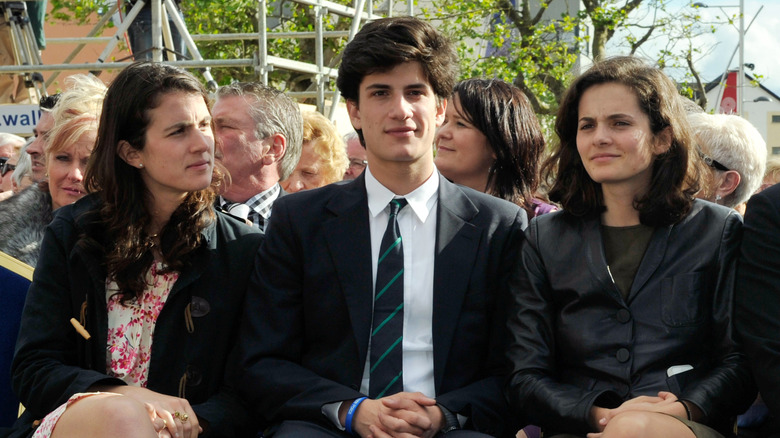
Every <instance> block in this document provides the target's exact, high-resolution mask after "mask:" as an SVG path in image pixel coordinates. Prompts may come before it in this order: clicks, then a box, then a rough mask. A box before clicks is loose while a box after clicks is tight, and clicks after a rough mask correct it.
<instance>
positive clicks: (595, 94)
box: [507, 57, 755, 437]
mask: <svg viewBox="0 0 780 438" xmlns="http://www.w3.org/2000/svg"><path fill="white" fill-rule="evenodd" d="M686 123H687V122H686V118H685V113H684V111H683V109H682V107H681V102H680V98H679V96H678V94H677V90H676V88H675V86H674V83H673V82H672V81H671V80H670V79H669V78H668V77H666V76H665V75H664V74H663V73H662V72H661V71H660V70H659V69H657V68H655V67H652V66H648V65H646V64H645V63H644V62H642V61H641V60H638V59H636V58H632V57H620V58H613V59H609V60H606V61H603V62H600V63H598V64H596V65H594V66H593V67H591V68H590V69H589V70H588V71H587V72H585V73H584V74H583V75H582V76H580V77H579V78H577V79H576V80H575V81H574V83H573V84H572V85H571V87H570V88H569V90H568V91H567V93H566V95H565V97H564V100H563V101H562V103H561V106H560V110H559V113H558V119H557V121H556V125H555V127H556V132H557V134H558V137H559V139H560V144H559V145H558V147H557V149H556V150H555V152H554V155H553V156H552V157H551V159H550V161H548V162H547V163H546V166H545V170H546V172H547V174H554V175H555V178H554V184H553V186H552V189H551V191H550V198H551V199H552V200H553V201H556V202H560V203H561V204H562V206H563V211H560V212H556V213H551V214H549V215H544V216H542V217H539V218H536V219H534V220H533V221H532V222H531V224H530V225H529V228H528V230H527V232H526V234H527V243H526V244H525V245H524V248H523V251H522V266H521V267H519V269H518V272H517V275H516V276H515V284H514V287H515V303H514V307H513V309H512V318H511V320H510V322H509V325H510V329H511V330H512V333H513V342H512V345H511V347H510V348H509V350H508V351H509V356H510V358H511V360H512V362H513V364H514V371H513V373H512V376H511V380H510V384H509V387H508V389H507V390H508V396H509V398H510V400H511V402H512V403H513V406H514V409H515V411H516V412H517V413H518V415H524V416H525V417H526V418H527V419H528V420H529V421H530V422H533V423H535V424H538V425H540V426H542V428H543V429H544V430H545V432H546V433H545V436H555V435H563V436H585V435H586V434H588V436H589V437H620V436H655V437H671V436H673V437H694V436H696V437H718V436H721V435H730V434H731V433H732V432H731V429H733V418H734V417H735V416H736V415H737V414H739V413H741V412H742V411H743V410H744V409H745V408H747V406H749V405H750V403H751V402H752V400H753V398H754V396H755V387H754V384H753V381H752V378H751V376H750V372H749V370H748V366H747V363H746V361H745V357H744V355H743V353H742V352H741V351H740V348H739V346H738V345H737V343H736V342H735V340H734V333H733V319H732V312H733V311H732V302H733V288H734V268H735V257H736V255H737V251H738V244H739V237H740V230H741V219H740V217H739V215H737V214H736V213H735V212H734V211H733V210H730V209H726V208H723V207H721V206H718V205H715V204H711V203H708V202H704V201H699V200H696V201H694V199H693V194H694V193H695V191H696V189H697V185H698V176H697V175H696V174H695V170H691V169H694V168H693V166H690V169H689V165H688V164H689V162H690V161H691V160H692V159H693V155H692V150H691V147H690V134H689V127H688V125H687V124H686Z"/></svg>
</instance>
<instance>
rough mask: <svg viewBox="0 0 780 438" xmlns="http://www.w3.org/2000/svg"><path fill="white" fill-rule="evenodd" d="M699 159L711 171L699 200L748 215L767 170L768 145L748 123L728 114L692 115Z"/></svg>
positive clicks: (704, 181)
mask: <svg viewBox="0 0 780 438" xmlns="http://www.w3.org/2000/svg"><path fill="white" fill-rule="evenodd" d="M688 121H689V122H690V124H691V127H692V128H693V134H694V136H695V138H696V143H698V146H699V155H700V156H701V158H702V160H703V161H704V164H705V165H706V167H707V168H708V170H709V171H708V172H704V175H703V176H704V178H702V180H703V181H702V182H703V184H702V190H701V191H700V192H699V194H698V195H697V197H699V198H701V199H706V200H708V201H713V202H715V203H718V204H722V205H725V206H726V207H731V208H734V209H736V210H737V211H739V212H740V213H742V214H744V213H745V202H747V200H748V198H750V196H751V195H752V194H753V193H755V192H756V190H758V188H759V186H761V181H762V179H763V177H764V169H765V168H766V142H765V141H764V139H763V138H762V137H761V134H760V133H759V132H758V130H757V129H756V128H755V127H753V125H751V124H750V122H748V121H747V120H745V119H743V118H742V117H739V116H736V115H727V114H706V113H696V114H689V115H688Z"/></svg>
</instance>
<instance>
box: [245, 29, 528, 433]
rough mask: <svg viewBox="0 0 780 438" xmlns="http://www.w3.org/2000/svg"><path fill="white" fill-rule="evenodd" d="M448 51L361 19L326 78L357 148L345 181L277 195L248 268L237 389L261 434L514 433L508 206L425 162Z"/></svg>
mask: <svg viewBox="0 0 780 438" xmlns="http://www.w3.org/2000/svg"><path fill="white" fill-rule="evenodd" d="M456 65H457V57H456V55H455V52H454V49H453V47H452V44H451V43H450V42H449V41H448V40H447V39H446V38H444V37H443V36H442V35H441V34H439V33H438V32H437V31H436V30H435V29H434V28H433V27H432V26H430V25H429V24H427V23H425V22H422V21H420V20H417V19H414V18H410V17H400V18H389V19H381V20H377V21H374V22H372V23H369V24H367V25H366V26H365V27H364V28H363V29H362V30H361V31H360V32H359V33H358V34H357V35H356V36H355V39H354V40H353V41H352V42H350V43H349V45H348V46H347V48H346V49H345V51H344V54H343V62H342V64H341V67H340V68H339V78H338V86H339V88H340V90H341V92H342V93H343V95H344V97H345V98H346V100H347V107H348V111H349V114H350V118H351V121H352V124H353V126H354V127H355V129H356V130H357V132H358V134H359V135H360V138H361V140H362V143H363V145H364V146H365V148H366V154H367V160H368V167H367V169H366V171H365V172H364V173H363V174H362V175H361V176H360V177H358V178H357V179H355V180H354V181H352V182H350V183H347V184H340V185H330V186H326V187H323V188H321V189H316V190H311V191H307V192H302V193H300V194H295V195H290V196H287V197H285V198H283V199H280V200H279V201H278V202H277V204H276V205H275V206H274V214H273V216H272V219H271V222H270V224H269V233H268V238H267V240H266V243H265V245H264V246H263V248H262V249H261V250H260V253H259V256H258V259H257V261H256V264H255V273H254V275H253V280H252V285H251V286H250V292H249V295H250V298H249V300H248V303H247V308H246V314H245V316H244V318H245V325H244V327H243V330H242V338H241V344H242V356H243V368H244V374H243V376H242V379H241V384H240V385H239V387H240V388H241V391H242V393H243V395H244V396H245V397H246V398H247V399H248V400H249V401H250V402H251V403H252V405H253V406H254V408H255V410H256V412H257V414H258V416H259V418H261V419H262V421H266V422H268V424H269V425H270V426H271V427H270V428H269V430H268V433H275V434H276V435H275V436H307V437H310V436H314V437H318V436H323V437H344V436H349V434H352V435H355V436H358V435H359V436H362V437H366V436H369V435H371V436H373V437H376V438H382V437H387V436H398V435H401V434H409V435H411V436H424V437H431V436H434V435H437V434H439V433H451V434H453V435H455V436H474V437H480V436H486V435H490V436H514V432H516V431H517V428H515V427H513V426H515V425H514V424H512V423H513V421H512V419H511V418H510V415H509V413H508V407H507V405H506V402H505V400H504V397H503V395H502V391H501V387H502V380H503V377H504V373H505V372H506V367H505V366H504V361H503V343H504V337H505V335H504V325H505V316H504V314H503V312H504V310H503V309H504V308H505V304H506V300H507V296H508V280H509V279H508V277H509V273H510V270H511V266H512V265H513V264H514V262H515V260H516V256H517V253H518V250H519V246H520V244H521V242H522V240H523V233H522V230H523V228H525V226H526V224H527V218H526V215H525V213H524V212H523V211H522V210H521V209H520V208H518V207H517V206H515V205H514V204H511V203H508V202H505V201H502V200H498V199H496V198H493V197H490V196H487V195H484V194H482V193H478V192H476V191H474V190H471V189H467V188H464V187H461V186H456V185H454V184H452V183H450V182H449V181H447V180H446V179H444V178H443V177H441V176H440V175H439V173H438V172H437V171H436V168H435V166H434V164H433V152H432V146H433V137H434V133H435V130H436V128H437V127H438V126H439V125H440V124H441V123H442V122H443V120H444V112H445V108H446V106H447V97H448V96H449V95H450V94H451V92H452V87H453V85H454V82H455V74H456Z"/></svg>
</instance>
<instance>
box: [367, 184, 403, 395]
mask: <svg viewBox="0 0 780 438" xmlns="http://www.w3.org/2000/svg"><path fill="white" fill-rule="evenodd" d="M406 204H407V201H406V199H404V198H399V199H393V200H392V201H390V219H389V220H388V223H387V229H386V230H385V235H384V237H382V244H381V246H380V247H379V260H378V261H377V268H376V287H375V290H376V295H375V296H374V318H373V323H372V330H371V358H370V360H371V363H370V366H371V369H370V374H369V390H368V394H369V396H370V397H371V398H373V399H378V398H381V397H384V396H385V395H392V394H395V393H398V392H401V391H403V386H404V380H403V376H402V371H403V363H402V357H403V356H402V354H403V352H402V348H403V329H404V252H403V245H402V244H401V232H400V230H399V228H398V220H397V217H398V212H399V211H401V209H402V208H404V206H406Z"/></svg>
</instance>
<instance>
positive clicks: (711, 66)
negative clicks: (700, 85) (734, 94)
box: [697, 0, 780, 94]
mask: <svg viewBox="0 0 780 438" xmlns="http://www.w3.org/2000/svg"><path fill="white" fill-rule="evenodd" d="M703 3H705V2H703ZM706 3H707V4H709V5H739V1H738V0H727V2H721V1H712V2H706ZM761 6H763V9H761V11H760V13H759V9H760V8H761ZM723 11H726V12H727V13H738V12H739V8H738V7H730V8H725V7H724V8H723ZM723 11H721V10H720V9H718V8H714V7H709V8H707V9H704V8H701V9H699V12H700V13H701V15H702V18H703V19H704V18H705V17H706V16H713V17H714V16H715V15H719V16H723V15H724V14H723ZM756 14H758V15H756ZM753 17H755V21H754V22H753V24H752V26H750V28H749V29H748V30H747V32H746V33H745V55H744V59H745V63H746V64H755V70H753V71H751V70H749V69H745V71H746V72H747V73H748V74H751V73H753V74H757V75H762V76H763V78H762V79H761V83H762V84H763V85H764V86H765V87H767V88H768V89H769V90H771V91H772V92H773V93H775V94H780V32H778V30H780V1H778V0H763V1H758V0H745V27H746V28H747V26H748V24H749V23H750V20H752V19H753ZM735 25H736V27H737V28H738V27H739V22H738V21H737V22H735ZM737 28H735V27H734V26H730V25H728V24H726V25H724V26H721V27H720V28H719V29H718V31H717V32H715V34H710V35H707V36H705V37H699V38H698V40H699V41H701V42H702V45H703V46H704V45H714V48H713V51H712V53H711V54H709V55H706V56H704V57H702V59H700V60H699V62H698V65H699V66H700V68H701V70H702V71H703V72H705V73H706V74H705V75H704V79H706V80H712V79H713V78H715V77H717V76H718V74H720V72H721V71H723V70H724V69H725V68H726V67H728V66H729V65H728V64H727V63H726V61H727V60H728V57H729V56H731V53H733V51H734V48H736V47H737V45H738V42H739V31H738V29H737ZM697 43H698V41H697ZM738 65H739V53H737V55H735V56H734V60H733V61H732V62H731V65H730V67H732V68H737V67H738ZM751 75H752V74H751Z"/></svg>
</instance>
